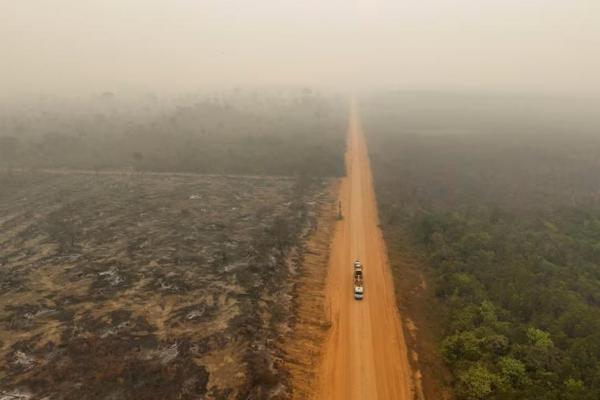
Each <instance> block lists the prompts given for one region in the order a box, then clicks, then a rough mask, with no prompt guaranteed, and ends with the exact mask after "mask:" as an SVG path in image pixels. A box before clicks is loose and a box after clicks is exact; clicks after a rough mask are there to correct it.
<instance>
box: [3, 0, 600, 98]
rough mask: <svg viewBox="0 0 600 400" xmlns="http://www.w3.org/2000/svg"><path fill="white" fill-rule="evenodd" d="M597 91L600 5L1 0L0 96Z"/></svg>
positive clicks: (458, 0) (554, 0)
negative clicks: (227, 89) (231, 90)
mask: <svg viewBox="0 0 600 400" xmlns="http://www.w3.org/2000/svg"><path fill="white" fill-rule="evenodd" d="M222 84H224V85H228V86H231V85H236V84H259V85H273V84H284V85H289V84H293V85H322V84H328V85H334V86H339V85H344V86H348V87H350V86H354V85H358V86H363V85H386V86H390V87H404V88H429V89H430V88H453V89H454V88H469V89H508V90H512V89H527V90H532V89H533V90H536V89H543V90H552V91H587V92H600V0H404V1H403V0H346V1H341V0H296V1H291V0H0V91H1V92H2V93H3V94H5V95H6V94H9V93H36V92H45V93H48V92H58V93H69V92H90V91H103V90H116V91H118V90H122V89H123V88H129V89H143V90H146V89H150V90H164V89H169V88H172V89H174V90H195V89H197V88H200V87H202V86H204V85H222Z"/></svg>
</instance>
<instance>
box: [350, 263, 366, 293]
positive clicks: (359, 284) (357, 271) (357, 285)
mask: <svg viewBox="0 0 600 400" xmlns="http://www.w3.org/2000/svg"><path fill="white" fill-rule="evenodd" d="M353 281H354V298H355V299H356V300H362V299H363V297H364V296H365V288H364V285H363V268H362V264H361V263H360V261H358V260H356V261H354V279H353Z"/></svg>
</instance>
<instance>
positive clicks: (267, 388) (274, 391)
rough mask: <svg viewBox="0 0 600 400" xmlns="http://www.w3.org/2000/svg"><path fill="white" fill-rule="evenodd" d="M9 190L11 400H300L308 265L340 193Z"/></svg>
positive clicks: (180, 185) (72, 178) (15, 177)
mask: <svg viewBox="0 0 600 400" xmlns="http://www.w3.org/2000/svg"><path fill="white" fill-rule="evenodd" d="M0 179H2V182H0V183H1V185H2V188H3V190H2V192H0V269H1V271H2V273H1V274H0V360H1V361H0V395H2V394H4V395H8V394H11V395H15V396H17V395H23V396H24V398H42V397H44V396H46V397H47V398H48V399H98V398H102V399H131V398H144V399H171V398H172V399H175V398H177V399H192V398H194V399H197V398H205V399H237V398H244V399H246V398H260V399H263V398H269V397H271V396H273V395H274V396H279V397H278V398H281V397H285V396H286V393H288V391H289V389H288V379H287V375H288V374H287V373H286V371H285V370H283V368H282V365H283V363H282V362H281V358H282V357H283V355H282V354H281V353H282V351H280V350H278V349H279V346H277V345H276V344H277V343H278V342H280V341H281V337H280V336H281V334H282V333H283V332H286V331H288V330H289V326H288V324H289V323H291V322H290V321H291V318H292V315H293V313H291V312H290V309H291V307H293V303H294V290H293V284H292V283H290V282H292V280H291V279H290V277H292V276H293V275H294V274H297V273H298V270H297V269H296V267H297V266H296V265H294V262H293V261H292V259H294V258H295V259H298V258H299V257H301V254H300V249H301V247H300V246H301V243H302V240H303V238H304V236H305V235H307V233H308V232H309V231H310V229H311V227H312V226H313V225H314V223H315V221H316V218H317V214H318V210H319V207H320V204H322V203H323V202H324V201H327V195H326V193H327V190H325V188H326V187H327V186H328V185H327V181H325V180H303V179H295V178H272V177H238V176H198V175H173V174H153V175H139V174H89V173H79V174H77V173H61V174H49V173H13V174H12V175H4V176H2V178H0ZM294 254H295V257H292V255H294Z"/></svg>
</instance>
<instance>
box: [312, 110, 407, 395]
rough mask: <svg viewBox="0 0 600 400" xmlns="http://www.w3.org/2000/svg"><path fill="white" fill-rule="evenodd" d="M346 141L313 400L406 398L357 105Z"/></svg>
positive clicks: (400, 343)
mask: <svg viewBox="0 0 600 400" xmlns="http://www.w3.org/2000/svg"><path fill="white" fill-rule="evenodd" d="M348 135H349V136H348V144H349V145H348V151H347V154H346V165H347V167H346V168H347V177H346V178H344V179H343V181H342V184H341V187H340V195H339V199H340V201H341V202H342V210H343V216H344V218H343V220H341V221H339V222H338V223H337V226H336V229H335V232H334V237H333V242H332V245H331V256H330V262H329V273H328V277H327V289H326V290H327V293H326V297H327V302H326V307H327V308H326V312H327V315H328V316H329V318H330V322H331V329H330V331H329V335H328V337H327V339H326V341H325V344H324V346H325V348H324V350H323V359H322V360H321V365H320V368H321V369H320V382H319V383H320V385H319V388H318V391H319V392H318V396H317V398H318V399H322V400H331V399H340V400H342V399H343V400H351V399H361V400H410V399H412V392H413V389H412V383H411V376H412V375H411V371H410V366H409V362H408V357H407V349H406V343H405V341H404V334H403V331H402V326H401V320H400V315H399V313H398V308H397V307H396V297H395V292H394V286H393V280H392V273H391V270H390V267H389V265H388V260H387V251H386V248H385V244H384V241H383V238H382V235H381V232H380V230H379V227H378V224H379V219H378V214H377V205H376V201H375V193H374V190H373V184H372V176H371V167H370V164H369V158H368V153H367V146H366V143H365V139H364V136H363V133H362V130H361V126H360V119H359V115H358V111H357V107H356V105H355V104H353V106H352V108H351V112H350V123H349V133H348ZM355 259H360V261H361V262H362V264H363V270H364V279H365V284H364V288H365V298H364V299H363V300H355V299H354V296H353V285H352V271H353V269H352V262H353V261H354V260H355Z"/></svg>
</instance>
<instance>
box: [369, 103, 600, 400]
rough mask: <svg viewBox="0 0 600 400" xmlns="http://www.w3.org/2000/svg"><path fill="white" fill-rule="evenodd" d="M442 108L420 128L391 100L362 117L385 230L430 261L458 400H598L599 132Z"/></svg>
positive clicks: (443, 346) (442, 343) (463, 107)
mask: <svg viewBox="0 0 600 400" xmlns="http://www.w3.org/2000/svg"><path fill="white" fill-rule="evenodd" d="M433 100H434V102H433V104H434V106H430V107H429V108H428V109H427V110H428V112H427V113H425V112H423V113H422V115H423V118H422V120H420V123H419V118H417V117H415V116H414V115H413V116H412V117H406V116H405V115H403V114H404V113H405V111H398V112H394V110H395V109H397V110H401V107H400V105H401V104H400V103H402V102H403V100H402V101H400V100H398V98H397V97H395V96H387V97H385V98H379V99H377V101H373V102H371V103H367V104H366V105H365V106H364V109H365V113H364V114H365V120H366V131H367V132H368V133H369V134H370V136H369V145H370V151H371V157H372V165H373V169H374V175H375V183H376V190H377V195H378V200H379V203H380V214H381V220H382V227H383V230H384V233H385V234H386V237H388V238H390V237H397V236H398V235H401V236H404V237H408V238H409V240H410V241H411V242H412V244H413V246H414V247H415V248H416V249H420V251H421V253H422V254H423V256H424V259H425V260H426V264H427V265H428V267H427V275H428V276H429V277H430V278H429V279H430V283H432V284H433V287H434V288H435V301H436V302H437V303H438V304H437V306H438V307H442V308H443V309H444V310H445V312H444V313H442V314H445V315H446V316H447V317H446V318H445V320H444V321H442V331H441V332H440V338H439V349H440V353H441V355H442V356H443V358H444V360H445V361H446V363H447V365H448V366H449V367H450V369H451V371H452V373H453V375H454V383H453V386H454V391H455V394H456V397H457V398H458V399H469V400H475V399H486V400H488V399H489V400H491V399H493V400H508V399H552V400H566V399H573V400H574V399H582V400H585V399H597V398H600V197H599V190H600V176H599V175H598V174H597V171H598V170H599V167H600V146H599V144H600V143H599V139H598V138H597V137H595V136H594V134H595V133H597V132H598V131H600V129H598V128H600V124H598V123H597V119H594V118H595V117H594V116H592V115H588V114H586V113H584V112H583V111H582V112H580V113H572V112H563V113H562V114H561V113H560V112H558V111H556V110H554V111H553V112H549V113H548V114H547V117H548V118H549V119H551V120H553V121H558V122H557V126H558V127H564V130H562V131H560V129H558V130H557V126H555V127H554V131H552V132H551V133H547V132H546V133H545V127H546V125H547V124H546V121H545V120H544V118H542V117H543V116H544V114H543V113H541V112H540V113H538V114H535V113H534V114H532V115H531V116H530V117H529V118H528V117H527V116H526V115H525V114H522V115H521V114H519V118H517V119H518V120H520V122H519V123H518V124H517V123H515V119H510V115H511V109H512V104H508V105H507V104H506V103H503V102H502V101H498V102H497V104H496V105H497V107H494V108H491V107H490V108H489V109H488V110H487V111H486V110H484V109H483V108H485V107H481V106H478V105H477V101H473V102H471V103H469V102H464V101H463V100H461V99H455V101H454V102H452V101H449V102H448V104H446V106H445V107H442V105H443V104H445V103H443V102H441V101H440V99H439V98H435V99H433ZM435 101H438V103H436V102H435ZM532 101H533V100H532ZM423 104H425V102H423ZM436 104H437V105H436ZM565 104H566V103H565ZM570 106H572V105H566V106H565V108H568V107H570ZM413 107H416V106H414V105H413ZM423 107H425V105H423ZM531 108H534V106H532V107H531ZM441 109H445V110H446V112H441V111H440V110H441ZM447 110H455V111H452V112H449V111H447ZM470 113H472V115H476V117H474V118H475V119H476V120H477V121H479V122H478V123H477V126H474V125H473V120H471V119H469V118H468V117H467V116H468V115H469V114H470ZM425 114H427V118H425V117H424V115H425ZM503 114H505V117H506V118H509V119H507V121H509V122H507V123H506V124H505V125H502V124H501V121H502V119H501V118H499V117H498V116H499V115H503ZM416 115H419V114H418V113H417V114H416ZM575 116H576V118H575ZM404 117H406V118H404ZM486 121H487V123H486ZM569 121H572V122H573V124H572V126H573V127H577V129H574V130H569V129H567V127H568V126H569ZM444 123H447V128H448V132H444V131H443V129H441V128H440V129H441V130H436V131H435V132H432V131H431V130H429V129H428V128H427V127H428V126H430V125H431V124H438V125H439V126H440V127H442V126H443V125H444ZM406 124H408V126H407V125H406ZM582 126H587V127H589V129H588V128H585V129H579V128H581V127H582ZM593 127H596V129H595V130H594V129H593ZM420 128H423V129H420ZM388 245H389V246H395V245H396V244H395V243H394V242H391V243H388Z"/></svg>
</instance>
